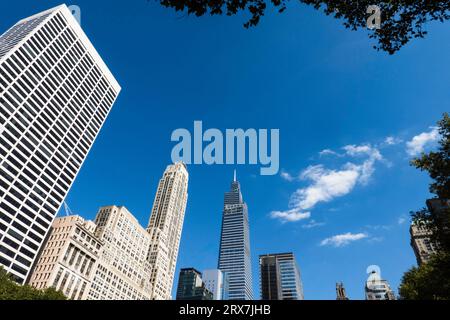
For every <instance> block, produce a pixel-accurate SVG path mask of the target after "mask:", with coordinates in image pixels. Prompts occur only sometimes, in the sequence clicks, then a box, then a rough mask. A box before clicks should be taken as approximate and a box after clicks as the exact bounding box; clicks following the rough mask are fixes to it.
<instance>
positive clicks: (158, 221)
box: [147, 162, 189, 300]
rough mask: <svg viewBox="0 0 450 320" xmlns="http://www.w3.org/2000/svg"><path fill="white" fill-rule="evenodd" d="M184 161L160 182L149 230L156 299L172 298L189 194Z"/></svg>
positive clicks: (171, 168) (150, 258)
mask: <svg viewBox="0 0 450 320" xmlns="http://www.w3.org/2000/svg"><path fill="white" fill-rule="evenodd" d="M188 180H189V174H188V171H187V168H186V165H185V164H184V163H181V162H179V163H176V164H172V165H169V166H168V167H167V168H166V170H165V171H164V174H163V176H162V178H161V180H160V181H159V184H158V189H157V191H156V195H155V200H154V202H153V208H152V212H151V215H150V221H149V224H148V227H147V231H148V233H149V235H150V239H151V242H150V248H149V251H148V261H149V262H150V265H151V275H150V281H151V284H152V287H153V293H152V299H155V300H170V299H172V296H171V291H172V286H173V280H174V275H175V267H176V263H177V258H178V249H179V246H180V240H181V231H182V229H183V222H184V214H185V211H186V204H187V197H188V193H187V190H188Z"/></svg>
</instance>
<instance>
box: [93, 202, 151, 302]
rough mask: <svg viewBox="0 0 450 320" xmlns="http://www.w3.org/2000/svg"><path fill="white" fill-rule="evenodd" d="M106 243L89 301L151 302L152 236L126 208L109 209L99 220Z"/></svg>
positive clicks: (103, 209)
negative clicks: (149, 256) (149, 257)
mask: <svg viewBox="0 0 450 320" xmlns="http://www.w3.org/2000/svg"><path fill="white" fill-rule="evenodd" d="M95 224H96V229H95V236H96V237H97V238H98V239H99V240H100V241H102V243H103V246H102V250H101V252H100V259H99V262H98V266H97V268H96V270H95V274H94V277H93V279H92V285H91V286H90V288H89V292H88V296H87V299H88V300H150V299H151V294H152V284H151V282H150V270H151V266H150V263H149V262H148V261H147V253H148V248H149V247H150V241H151V239H150V236H149V234H148V233H147V231H146V230H145V228H144V227H142V226H141V225H140V224H139V221H138V220H137V219H136V218H135V217H134V216H133V215H132V214H131V212H129V211H128V210H127V208H125V207H124V206H106V207H101V208H100V209H99V210H98V213H97V216H96V217H95Z"/></svg>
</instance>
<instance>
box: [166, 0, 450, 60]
mask: <svg viewBox="0 0 450 320" xmlns="http://www.w3.org/2000/svg"><path fill="white" fill-rule="evenodd" d="M297 1H298V2H300V3H301V4H305V5H308V6H312V7H314V8H315V9H317V10H320V11H322V12H323V13H325V14H326V15H330V16H333V17H335V18H337V19H340V20H342V21H343V24H344V26H345V27H347V28H349V29H351V30H358V29H367V19H368V18H369V17H370V14H368V13H367V8H368V7H369V6H372V5H377V6H378V7H379V8H380V11H381V27H380V28H377V29H374V30H371V31H370V33H369V37H370V38H373V39H375V40H376V41H377V44H376V45H375V46H374V48H376V49H378V50H383V51H386V52H388V53H390V54H393V53H395V52H397V51H398V50H400V48H401V47H403V46H404V45H405V44H406V43H408V42H409V41H410V40H411V39H414V38H423V37H424V36H425V35H426V34H427V32H426V30H425V24H426V23H427V22H430V21H440V22H443V21H445V20H448V19H449V18H450V1H448V0H395V1H394V0H297ZM159 2H160V3H161V5H163V6H165V7H168V8H172V9H174V10H176V11H182V12H186V13H187V14H188V15H191V14H192V15H196V16H203V15H206V14H209V15H227V16H232V15H236V14H238V13H246V14H248V15H249V16H250V18H249V19H248V21H246V22H245V23H244V27H246V28H249V27H254V26H256V25H258V23H259V22H260V20H261V18H262V17H263V16H264V14H265V13H266V10H268V8H269V7H270V8H271V9H272V10H274V11H278V12H279V13H282V12H284V11H285V10H286V8H287V4H288V2H289V0H159Z"/></svg>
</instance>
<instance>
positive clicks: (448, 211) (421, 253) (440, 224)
mask: <svg viewBox="0 0 450 320" xmlns="http://www.w3.org/2000/svg"><path fill="white" fill-rule="evenodd" d="M426 204H427V208H428V211H429V212H430V214H431V215H432V216H433V219H434V221H435V226H436V227H437V228H436V229H432V228H429V227H427V226H426V225H420V224H415V223H413V224H411V226H410V228H409V233H410V235H411V247H412V248H413V250H414V254H415V256H416V260H417V264H418V265H421V264H423V263H426V262H428V261H429V260H430V258H431V256H432V255H433V254H435V253H437V252H438V251H439V243H438V242H437V241H438V240H437V239H436V237H435V236H436V235H435V234H433V233H434V232H438V233H440V236H441V237H444V238H446V237H448V233H450V230H449V228H448V225H449V224H450V200H444V199H439V198H433V199H428V200H427V201H426Z"/></svg>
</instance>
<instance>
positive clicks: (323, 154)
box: [319, 149, 341, 156]
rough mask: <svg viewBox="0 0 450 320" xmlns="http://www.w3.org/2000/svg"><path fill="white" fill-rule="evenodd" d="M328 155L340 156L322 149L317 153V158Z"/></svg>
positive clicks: (329, 150)
mask: <svg viewBox="0 0 450 320" xmlns="http://www.w3.org/2000/svg"><path fill="white" fill-rule="evenodd" d="M328 155H332V156H341V154H339V153H337V152H336V151H333V150H331V149H324V150H322V151H320V152H319V156H328Z"/></svg>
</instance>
